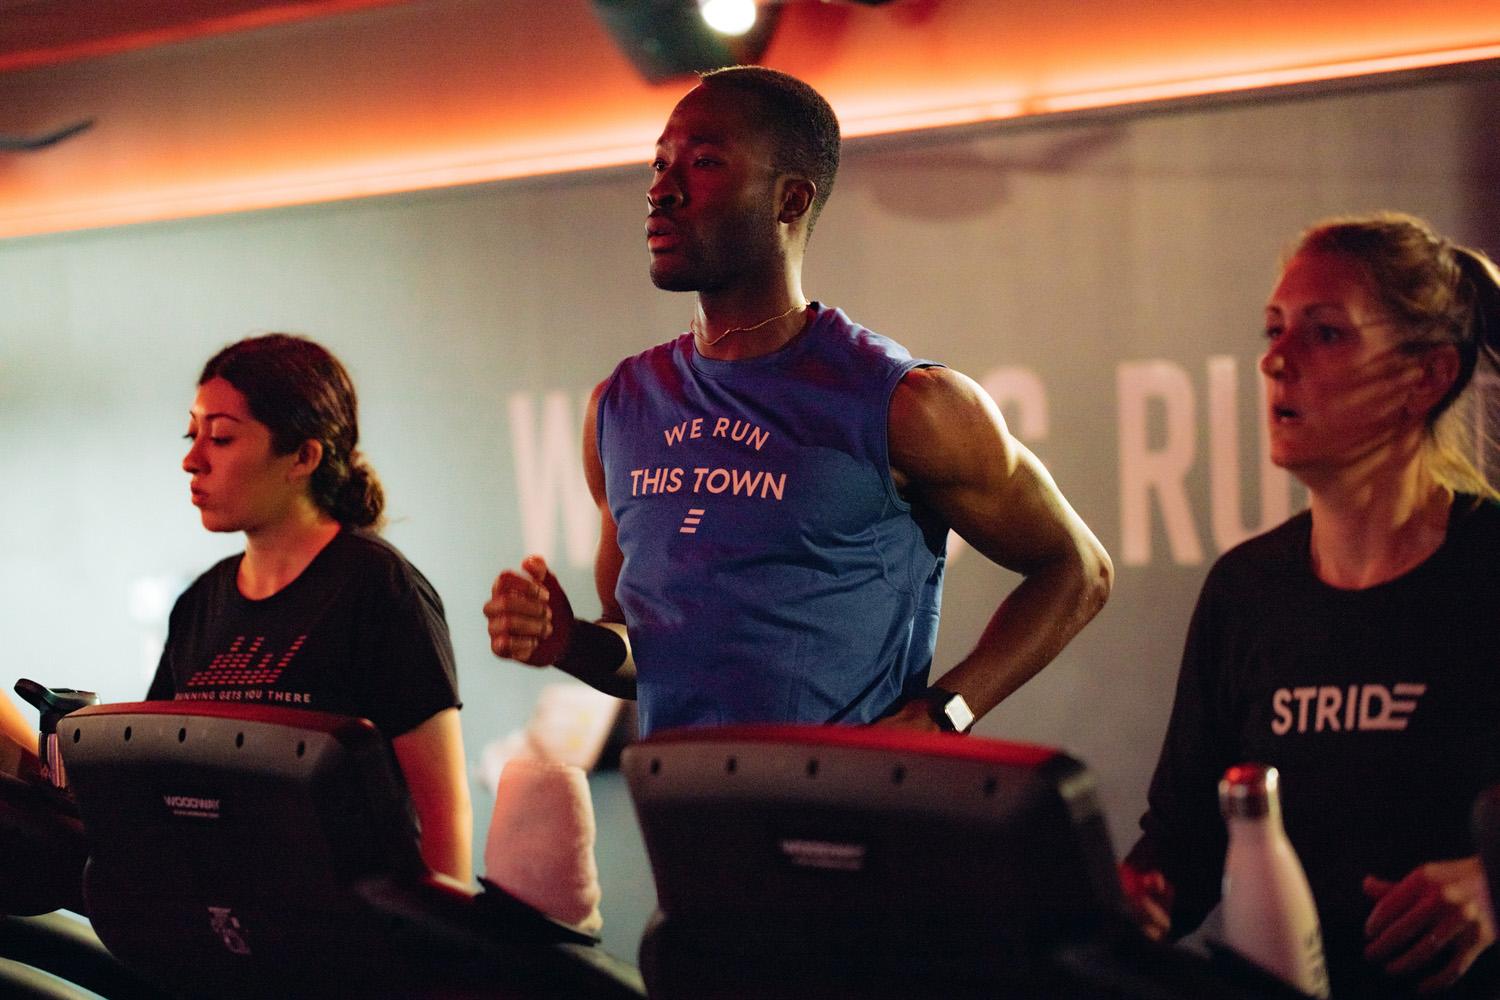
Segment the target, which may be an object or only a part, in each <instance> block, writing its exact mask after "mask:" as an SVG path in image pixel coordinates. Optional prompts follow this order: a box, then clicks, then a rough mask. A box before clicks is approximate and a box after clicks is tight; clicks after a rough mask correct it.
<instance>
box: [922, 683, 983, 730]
mask: <svg viewBox="0 0 1500 1000" xmlns="http://www.w3.org/2000/svg"><path fill="white" fill-rule="evenodd" d="M923 697H924V698H926V700H927V714H928V715H930V716H932V721H933V722H936V723H937V726H938V728H939V729H941V730H942V731H943V732H945V733H967V732H968V731H969V729H970V728H971V727H972V726H973V725H974V711H973V709H971V708H969V703H968V702H966V701H964V696H963V695H961V694H954V693H953V692H952V691H949V690H947V689H946V688H940V687H930V688H928V689H927V693H926V694H925V695H924V696H923Z"/></svg>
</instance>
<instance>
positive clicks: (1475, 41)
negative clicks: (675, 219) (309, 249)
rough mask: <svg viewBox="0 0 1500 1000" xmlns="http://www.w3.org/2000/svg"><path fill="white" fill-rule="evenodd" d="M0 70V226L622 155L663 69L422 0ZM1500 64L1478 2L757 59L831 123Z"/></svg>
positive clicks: (1154, 8)
mask: <svg viewBox="0 0 1500 1000" xmlns="http://www.w3.org/2000/svg"><path fill="white" fill-rule="evenodd" d="M351 6H353V7H361V8H364V9H356V10H351V11H349V12H347V13H341V14H338V15H336V16H331V17H324V18H318V19H315V20H302V21H297V22H295V23H281V24H274V25H270V26H263V27H259V28H257V29H255V30H247V31H241V32H238V33H234V34H229V35H221V36H214V37H203V38H196V39H192V40H188V41H182V42H179V43H175V44H169V45H162V46H156V47H152V48H148V49H143V50H137V51H129V52H120V53H116V54H112V55H107V56H100V57H96V58H90V59H84V60H77V61H71V62H65V63H60V64H55V65H48V66H40V67H34V68H27V69H20V70H13V71H11V72H8V73H0V132H3V133H10V134H35V133H40V132H45V131H49V130H51V129H54V128H57V127H60V126H62V125H66V124H68V123H70V122H73V121H77V120H80V119H85V118H93V119H95V120H96V121H97V125H96V126H95V127H94V128H93V129H92V130H90V131H88V132H86V133H84V134H82V135H80V136H78V137H76V138H74V139H71V140H68V141H67V142H65V143H62V144H60V145H58V146H56V147H52V148H50V149H47V150H44V151H40V152H35V153H28V154H3V153H0V236H17V235H23V234H31V233H42V232H51V231H58V230H65V229H77V228H87V227H93V226H102V225H113V224H120V223H128V222H138V221H146V220H153V219H163V218H175V217H181V216H189V215H199V214H207V213H214V212H227V211H235V210H241V209H250V208H263V207H270V206H276V205H288V204H301V203H306V202H312V201H323V200H328V199H334V198H344V197H353V196H358V195H368V194H379V193H388V192H396V191H407V190H415V189H420V188H428V187H436V186H442V185H450V184H462V183H470V182H476V181H487V180H498V179H504V178H513V177H522V176H530V175H536V174H545V173H553V172H558V171H566V170H578V169H585V168H591V167H602V166H611V165H618V164H626V163H633V162H642V161H644V160H645V159H646V158H647V155H648V152H649V150H650V146H651V142H652V140H653V139H654V138H655V136H656V133H657V131H658V130H659V129H660V127H661V124H662V122H663V121H664V120H665V117H666V115H667V112H668V111H669V110H670V108H671V106H672V104H673V103H674V102H675V101H676V99H677V98H678V97H679V96H680V95H681V94H682V93H683V92H684V91H685V90H686V89H687V87H688V85H689V84H688V82H681V83H675V84H667V85H662V86H658V87H653V86H650V85H648V84H646V83H645V82H643V81H642V80H640V78H639V77H637V76H636V74H635V73H634V71H633V70H632V69H631V67H630V65H629V64H628V63H627V62H626V61H625V59H624V57H623V56H621V55H620V54H619V53H618V52H617V51H616V50H615V48H614V46H613V44H612V43H611V42H610V40H609V38H608V37H607V36H606V35H605V33H604V31H603V29H602V28H600V27H599V26H598V24H597V23H596V22H595V21H594V18H593V16H592V14H591V12H590V10H589V8H588V4H587V0H422V2H417V3H407V4H395V5H377V6H373V7H369V6H366V5H365V4H363V3H351ZM1497 58H1500V5H1497V4H1495V3H1493V0H1320V2H1319V3H1318V4H1307V3H1305V2H1302V0H1260V2H1254V3H1248V2H1247V3H1236V4H1204V3H1201V2H1200V0H1137V2H1135V3H1132V4H1079V3H1077V2H1076V0H1030V2H1028V3H1026V4H1014V5H1012V4H1001V3H996V2H994V0H898V2H896V3H892V4H889V5H885V6H880V7H864V6H854V5H846V4H835V3H822V2H817V0H792V2H789V3H788V4H787V7H786V9H785V11H784V15H783V17H782V20H781V25H780V28H779V29H778V32H777V35H776V37H775V39H774V40H773V42H772V45H771V47H770V49H769V50H768V51H767V53H766V56H765V59H764V60H763V61H764V62H765V63H766V64H767V65H771V66H775V67H777V68H779V69H784V70H787V71H788V72H791V73H794V74H796V75H798V76H801V77H803V78H804V79H806V80H808V81H810V82H811V83H813V84H814V85H815V86H817V87H818V88H819V89H820V90H821V91H822V92H823V93H824V94H826V95H827V96H828V97H829V99H830V100H831V101H832V103H833V104H834V106H835V108H836V109H837V110H838V112H839V116H840V119H841V120H842V122H843V124H844V127H845V132H846V134H848V135H851V136H860V135H870V134H875V133H882V132H891V131H900V130H907V129H917V128H927V127H933V126H941V125H954V124H963V123H970V122H978V121H988V120H996V119H1006V118H1015V117H1019V116H1026V115H1039V114H1047V113H1053V112H1060V111H1076V110H1081V109H1089V108H1099V107H1106V106H1110V105H1117V104H1126V103H1135V102H1142V101H1153V100H1161V99H1165V98H1176V97H1184V96H1192V95H1200V94H1214V93H1223V92H1227V91H1235V90H1243V89H1247V88H1259V87H1268V86H1277V85H1282V84H1290V83H1300V82H1308V81H1317V80H1326V79H1331V78H1335V77H1344V76H1351V75H1361V74H1369V73H1381V72H1389V71H1395V70H1408V69H1418V68H1424V67H1435V66H1444V65H1450V64H1454V63H1460V62H1472V61H1476V60H1487V59H1497Z"/></svg>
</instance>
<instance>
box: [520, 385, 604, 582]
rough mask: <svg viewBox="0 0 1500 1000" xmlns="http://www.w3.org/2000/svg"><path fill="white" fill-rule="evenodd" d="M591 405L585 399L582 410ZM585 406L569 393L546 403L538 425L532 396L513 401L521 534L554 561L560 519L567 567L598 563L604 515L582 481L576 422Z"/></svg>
mask: <svg viewBox="0 0 1500 1000" xmlns="http://www.w3.org/2000/svg"><path fill="white" fill-rule="evenodd" d="M587 405H588V397H587V396H585V397H584V401H583V406H587ZM582 412H583V407H582V406H575V405H574V404H573V403H572V402H570V401H569V398H568V395H567V393H565V392H560V391H553V392H549V393H547V394H546V396H544V397H543V398H542V414H541V423H540V426H538V423H537V417H536V404H535V402H534V400H533V399H532V395H531V393H529V392H518V393H516V394H515V395H513V396H511V397H510V439H511V451H512V454H513V455H514V456H515V467H516V500H517V503H518V506H519V507H520V511H521V535H522V539H523V541H524V543H525V546H526V551H527V552H528V553H531V552H534V553H536V554H538V555H540V556H541V557H542V558H544V559H546V560H548V561H549V562H552V561H555V560H556V557H557V552H556V550H557V522H558V517H559V515H561V518H562V524H563V534H564V537H565V539H566V542H567V550H568V562H569V563H570V564H572V565H573V566H576V567H587V566H590V565H592V564H593V561H594V550H595V549H596V548H597V547H598V544H599V512H598V508H596V507H595V506H594V498H593V497H592V496H591V495H590V494H589V487H588V483H587V482H585V481H584V478H583V455H582V452H581V451H580V441H579V430H578V428H579V426H580V425H581V421H580V424H575V423H574V422H573V415H574V414H575V413H577V414H579V415H580V416H581V415H582Z"/></svg>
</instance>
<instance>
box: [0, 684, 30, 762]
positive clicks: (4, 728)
mask: <svg viewBox="0 0 1500 1000" xmlns="http://www.w3.org/2000/svg"><path fill="white" fill-rule="evenodd" d="M0 733H4V734H5V735H6V736H9V737H10V738H11V739H12V740H14V741H15V742H16V743H19V744H20V745H21V746H23V747H25V748H26V749H27V750H30V751H31V752H32V753H36V749H37V731H36V729H35V728H33V727H32V725H31V723H29V722H27V721H26V717H25V716H24V715H22V714H21V710H20V709H19V708H17V707H16V706H15V703H14V702H12V701H11V700H10V698H9V697H8V696H7V695H3V694H0Z"/></svg>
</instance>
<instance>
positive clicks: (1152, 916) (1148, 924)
mask: <svg viewBox="0 0 1500 1000" xmlns="http://www.w3.org/2000/svg"><path fill="white" fill-rule="evenodd" d="M1120 888H1122V889H1124V890H1125V902H1126V903H1127V904H1128V905H1129V907H1130V913H1131V915H1132V916H1134V917H1135V922H1136V923H1137V924H1139V925H1140V927H1141V930H1143V931H1145V932H1146V936H1147V937H1148V938H1150V939H1151V940H1153V941H1161V940H1163V939H1165V938H1166V936H1167V932H1168V931H1170V930H1171V929H1172V916H1171V914H1172V897H1173V895H1174V893H1173V891H1172V885H1171V883H1169V882H1168V881H1167V877H1166V876H1165V875H1163V874H1162V873H1161V872H1158V871H1149V872H1143V871H1137V870H1136V869H1135V868H1134V867H1133V866H1131V865H1130V864H1129V863H1128V862H1125V861H1121V862H1120Z"/></svg>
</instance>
